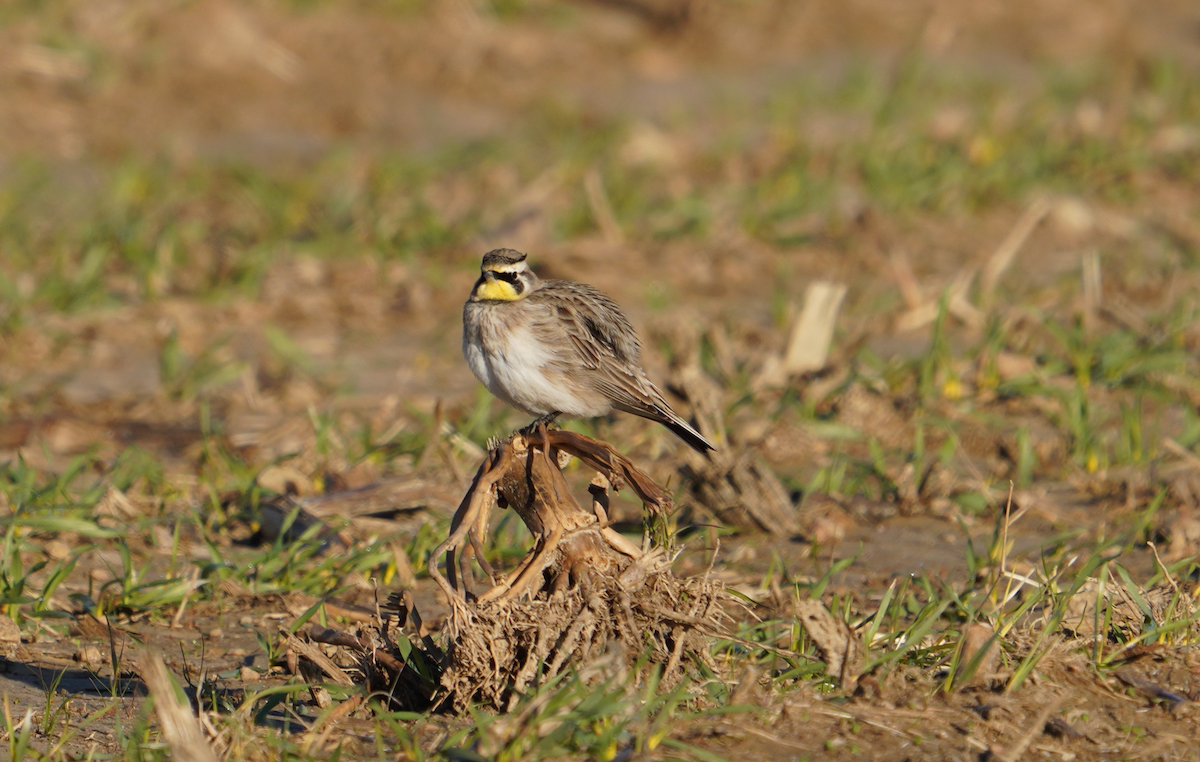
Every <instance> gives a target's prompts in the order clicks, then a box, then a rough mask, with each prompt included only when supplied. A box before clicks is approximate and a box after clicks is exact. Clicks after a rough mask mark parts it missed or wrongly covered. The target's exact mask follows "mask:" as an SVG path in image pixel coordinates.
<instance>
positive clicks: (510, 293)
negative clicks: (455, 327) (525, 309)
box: [475, 278, 522, 302]
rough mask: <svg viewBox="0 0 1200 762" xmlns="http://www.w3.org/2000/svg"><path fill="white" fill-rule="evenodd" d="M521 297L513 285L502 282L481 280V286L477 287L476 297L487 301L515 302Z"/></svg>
mask: <svg viewBox="0 0 1200 762" xmlns="http://www.w3.org/2000/svg"><path fill="white" fill-rule="evenodd" d="M521 296H522V294H519V293H517V289H516V288H514V287H513V284H511V283H508V282H506V281H502V280H488V279H487V278H481V279H480V280H479V285H478V286H476V287H475V297H476V298H478V299H484V300H486V301H495V302H515V301H516V300H518V299H520V298H521Z"/></svg>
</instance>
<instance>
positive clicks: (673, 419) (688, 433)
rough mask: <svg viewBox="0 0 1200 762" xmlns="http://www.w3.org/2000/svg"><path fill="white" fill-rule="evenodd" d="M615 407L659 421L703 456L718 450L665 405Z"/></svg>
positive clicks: (618, 405) (617, 405) (619, 405)
mask: <svg viewBox="0 0 1200 762" xmlns="http://www.w3.org/2000/svg"><path fill="white" fill-rule="evenodd" d="M613 407H615V408H617V409H618V410H624V411H625V412H626V413H633V414H634V415H640V416H641V417H642V418H648V419H650V420H651V421H657V422H658V423H661V424H662V425H663V426H666V427H667V429H668V430H670V432H671V433H672V434H674V435H675V436H677V437H679V438H680V439H682V440H683V441H684V442H686V443H687V446H688V447H690V448H692V449H693V450H695V451H696V452H698V453H700V454H701V455H704V454H705V453H707V452H708V451H709V450H715V449H717V448H716V447H713V445H712V443H711V442H709V441H708V440H707V439H705V438H704V435H703V434H701V433H700V432H699V431H696V430H695V429H694V428H692V427H691V426H690V425H689V424H688V422H687V421H685V420H683V419H682V418H680V417H679V415H678V414H677V413H676V412H675V411H674V410H672V409H671V408H669V407H667V405H666V404H665V403H664V404H661V405H647V406H645V407H641V406H638V407H634V406H632V405H621V404H616V405H613Z"/></svg>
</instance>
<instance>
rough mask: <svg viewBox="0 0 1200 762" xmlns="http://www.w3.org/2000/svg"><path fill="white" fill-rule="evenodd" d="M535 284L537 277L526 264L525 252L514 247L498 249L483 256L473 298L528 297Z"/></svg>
mask: <svg viewBox="0 0 1200 762" xmlns="http://www.w3.org/2000/svg"><path fill="white" fill-rule="evenodd" d="M536 285H537V276H536V275H534V274H533V271H532V270H530V269H529V265H527V264H525V255H524V254H522V253H521V252H519V251H513V250H512V249H496V250H495V251H489V252H488V253H487V254H484V255H483V263H482V264H481V265H480V266H479V280H477V281H475V289H474V290H473V291H472V292H471V300H472V301H477V302H515V301H517V300H518V299H524V298H525V297H527V296H529V292H530V291H532V290H533V288H534V286H536Z"/></svg>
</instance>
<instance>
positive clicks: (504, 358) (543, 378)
mask: <svg viewBox="0 0 1200 762" xmlns="http://www.w3.org/2000/svg"><path fill="white" fill-rule="evenodd" d="M502 333H503V338H501V337H500V336H494V335H493V336H491V337H489V341H488V342H487V346H486V347H485V346H484V342H483V341H482V340H481V338H480V336H479V335H475V336H468V337H467V341H465V342H464V345H463V354H464V355H466V358H467V364H468V365H469V366H470V367H471V372H473V373H474V374H475V377H476V378H478V379H479V380H480V381H481V382H482V383H483V385H484V386H486V387H487V388H488V391H490V392H491V393H492V394H494V395H496V396H497V397H498V398H500V399H501V400H503V401H504V402H506V403H508V404H509V405H512V406H513V407H515V408H517V409H518V410H521V411H523V412H526V413H529V414H530V415H545V414H547V413H554V412H558V413H563V414H564V415H569V416H573V417H579V418H593V417H595V416H598V415H604V414H605V413H607V412H608V411H609V410H611V409H612V403H611V402H610V401H609V400H608V399H606V398H605V397H604V396H603V395H601V394H598V393H597V392H595V391H592V390H576V391H572V390H571V386H572V385H571V384H569V383H567V382H566V380H565V379H564V378H563V375H562V374H561V373H560V372H557V371H555V370H549V373H548V372H547V371H548V366H549V365H551V363H553V361H554V359H555V355H554V353H553V352H552V351H550V350H548V349H547V348H546V347H544V346H542V345H541V344H540V343H538V342H537V341H535V340H534V339H533V338H532V336H531V335H530V334H529V332H528V331H527V330H523V329H512V330H509V331H506V332H502Z"/></svg>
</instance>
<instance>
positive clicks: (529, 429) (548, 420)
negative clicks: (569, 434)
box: [517, 411, 562, 437]
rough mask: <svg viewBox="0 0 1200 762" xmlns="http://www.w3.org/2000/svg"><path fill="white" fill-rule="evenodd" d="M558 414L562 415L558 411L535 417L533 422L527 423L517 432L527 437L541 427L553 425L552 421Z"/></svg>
mask: <svg viewBox="0 0 1200 762" xmlns="http://www.w3.org/2000/svg"><path fill="white" fill-rule="evenodd" d="M560 415H562V413H559V412H558V411H555V412H553V413H546V414H545V415H543V416H541V417H539V418H537V419H535V420H534V421H533V423H531V424H529V425H528V426H526V427H525V428H523V429H520V430H519V431H518V432H517V433H518V434H520V435H521V436H523V437H527V436H529V435H530V434H532V433H533V432H535V431H537V430H538V429H539V428H541V427H545V428H547V429H549V428H550V427H551V426H552V425H554V422H555V421H556V420H557V419H558V417H559V416H560Z"/></svg>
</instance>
